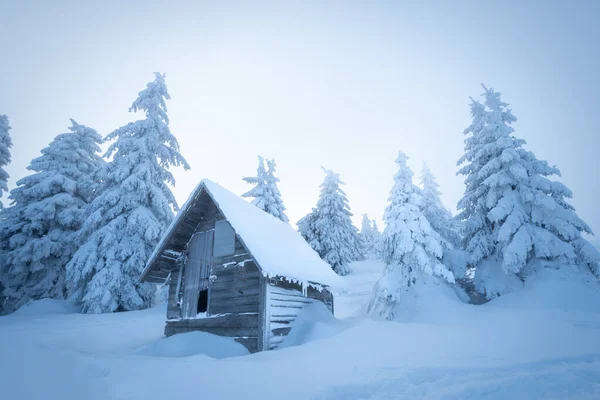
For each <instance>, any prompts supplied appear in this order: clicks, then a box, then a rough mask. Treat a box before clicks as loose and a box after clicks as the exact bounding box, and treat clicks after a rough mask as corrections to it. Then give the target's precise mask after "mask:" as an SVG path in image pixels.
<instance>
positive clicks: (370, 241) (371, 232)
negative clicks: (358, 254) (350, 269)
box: [360, 214, 379, 257]
mask: <svg viewBox="0 0 600 400" xmlns="http://www.w3.org/2000/svg"><path fill="white" fill-rule="evenodd" d="M376 229H377V225H376V224H375V221H374V220H373V221H371V220H370V219H369V216H368V215H367V214H363V218H362V222H361V228H360V241H361V245H362V253H363V255H364V256H365V257H373V256H374V255H375V245H376V243H377V239H378V235H379V231H377V230H376Z"/></svg>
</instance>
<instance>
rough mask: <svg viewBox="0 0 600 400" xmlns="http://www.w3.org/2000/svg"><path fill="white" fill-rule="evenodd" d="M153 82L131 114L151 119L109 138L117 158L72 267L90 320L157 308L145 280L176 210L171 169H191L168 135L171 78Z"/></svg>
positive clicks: (75, 292) (105, 174) (77, 297)
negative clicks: (94, 315) (168, 82)
mask: <svg viewBox="0 0 600 400" xmlns="http://www.w3.org/2000/svg"><path fill="white" fill-rule="evenodd" d="M155 75H156V79H155V80H154V81H153V82H150V83H149V84H148V85H147V87H146V89H144V90H142V91H141V92H140V93H139V97H138V98H137V99H136V100H135V101H134V102H133V105H132V106H131V108H130V111H133V112H137V111H142V112H144V113H145V118H144V119H142V120H138V121H136V122H132V123H129V124H127V125H125V126H123V127H121V128H119V129H117V130H115V131H114V132H112V133H110V134H109V135H108V136H107V137H106V139H105V140H106V141H111V140H115V141H114V142H113V143H112V145H111V146H110V147H109V149H108V151H107V152H106V154H105V157H111V156H112V157H113V158H112V161H111V162H110V163H108V164H107V165H106V167H105V168H103V170H102V171H101V174H100V175H101V177H102V181H103V183H104V185H103V191H102V193H101V194H100V195H99V196H98V197H97V198H96V199H95V200H94V201H93V202H92V204H91V205H90V207H89V211H88V213H87V218H86V220H85V222H84V224H83V228H82V236H83V238H84V244H83V245H82V246H81V247H80V248H79V249H78V250H77V252H76V253H75V255H74V256H73V259H72V260H71V261H70V262H69V264H68V265H67V276H68V280H69V288H68V289H69V292H70V295H71V298H72V300H74V301H76V302H78V303H80V304H81V305H82V311H83V312H86V313H102V312H113V311H124V310H137V309H141V308H145V307H148V306H149V305H150V304H151V301H152V297H153V293H154V287H153V285H152V284H149V283H139V277H140V274H141V273H142V270H143V269H144V266H145V264H146V262H147V260H148V258H149V256H150V254H151V253H152V251H153V250H154V247H155V246H156V245H157V243H158V241H159V240H160V238H161V236H162V234H163V232H164V231H165V229H166V227H167V226H168V225H169V224H170V222H171V220H172V218H173V209H175V210H177V203H176V201H175V198H174V197H173V194H172V193H171V190H170V189H169V187H168V186H167V184H171V185H174V184H175V180H174V178H173V175H172V174H171V173H170V172H169V171H168V168H169V167H171V166H180V165H182V166H183V167H184V168H185V169H189V166H188V164H187V162H186V161H185V159H184V158H183V157H182V156H181V154H179V144H178V142H177V139H176V138H175V136H173V135H172V134H171V131H170V129H169V119H168V117H167V107H166V104H165V100H166V99H169V98H170V97H169V93H168V91H167V86H166V84H165V77H164V75H161V74H159V73H156V74H155Z"/></svg>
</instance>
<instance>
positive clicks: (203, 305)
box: [198, 290, 208, 314]
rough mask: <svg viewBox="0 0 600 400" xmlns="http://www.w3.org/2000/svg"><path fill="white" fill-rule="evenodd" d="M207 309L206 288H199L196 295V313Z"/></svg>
mask: <svg viewBox="0 0 600 400" xmlns="http://www.w3.org/2000/svg"><path fill="white" fill-rule="evenodd" d="M207 309H208V290H201V291H200V294H199V295H198V314H201V313H205V312H206V310H207Z"/></svg>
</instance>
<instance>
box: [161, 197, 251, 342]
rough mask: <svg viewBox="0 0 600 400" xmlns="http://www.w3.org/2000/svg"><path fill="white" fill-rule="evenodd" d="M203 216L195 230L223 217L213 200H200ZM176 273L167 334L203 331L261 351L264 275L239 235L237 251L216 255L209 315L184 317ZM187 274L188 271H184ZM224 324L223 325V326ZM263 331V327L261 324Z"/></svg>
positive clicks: (212, 223) (209, 227)
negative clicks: (260, 294) (260, 317)
mask: <svg viewBox="0 0 600 400" xmlns="http://www.w3.org/2000/svg"><path fill="white" fill-rule="evenodd" d="M200 203H201V204H202V215H203V216H202V218H201V220H200V221H199V222H198V224H197V225H196V228H195V232H206V231H210V230H213V229H214V228H215V222H216V221H219V220H223V219H224V216H223V215H222V214H221V212H220V211H219V210H218V208H217V207H216V206H215V205H214V203H212V201H210V199H206V198H204V199H200ZM178 273H179V271H177V272H176V273H172V279H171V283H170V287H169V288H170V290H169V307H168V308H167V326H166V328H165V334H166V335H167V336H170V335H173V334H176V333H182V332H191V331H195V330H198V331H204V332H209V333H214V334H217V335H222V336H229V337H232V338H235V340H236V341H237V342H239V343H241V344H243V345H244V346H246V348H247V349H248V350H249V351H251V352H256V351H258V350H259V340H258V337H259V317H258V314H259V292H260V284H261V277H262V274H261V273H260V271H259V270H258V268H257V266H256V265H255V264H254V262H253V260H252V257H251V256H250V254H248V251H246V249H245V248H244V246H243V245H242V243H241V241H240V240H239V238H238V237H237V235H236V238H235V247H234V253H233V254H232V255H228V256H223V257H215V258H213V260H212V267H211V271H210V275H211V279H210V280H211V283H210V284H209V295H208V310H207V316H208V317H209V318H198V319H182V320H178V319H179V318H180V317H181V308H180V305H177V304H178V303H180V302H179V298H180V296H181V290H180V293H179V294H178V293H177V283H176V281H175V278H176V277H178V276H177V274H178ZM183 275H185V271H184V272H183ZM220 324H223V325H220ZM260 328H261V329H260V331H261V333H260V334H262V326H261V327H260Z"/></svg>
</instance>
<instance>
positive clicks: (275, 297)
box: [265, 278, 334, 350]
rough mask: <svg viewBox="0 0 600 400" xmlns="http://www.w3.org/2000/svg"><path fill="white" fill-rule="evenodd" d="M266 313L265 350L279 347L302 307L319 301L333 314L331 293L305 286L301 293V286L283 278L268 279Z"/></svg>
mask: <svg viewBox="0 0 600 400" xmlns="http://www.w3.org/2000/svg"><path fill="white" fill-rule="evenodd" d="M266 297H267V304H268V309H267V315H266V323H267V328H266V332H267V335H268V339H267V344H268V345H266V346H265V347H267V348H265V350H267V349H269V350H273V349H276V348H277V347H279V345H281V343H283V341H284V340H285V338H286V336H287V335H288V333H289V332H290V331H291V330H292V328H293V325H294V321H295V320H296V319H297V318H298V316H299V315H300V313H301V312H302V310H303V309H304V307H306V306H307V305H309V304H312V303H314V302H315V301H320V302H322V303H324V304H325V306H326V307H327V308H328V309H329V311H331V313H332V314H333V310H334V309H333V295H332V294H331V292H329V291H328V290H326V289H323V290H322V291H318V290H316V289H314V288H312V287H308V288H306V292H305V293H303V291H302V286H301V285H300V284H297V283H292V282H288V281H285V280H283V279H278V278H275V279H269V282H268V284H267V285H266Z"/></svg>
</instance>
